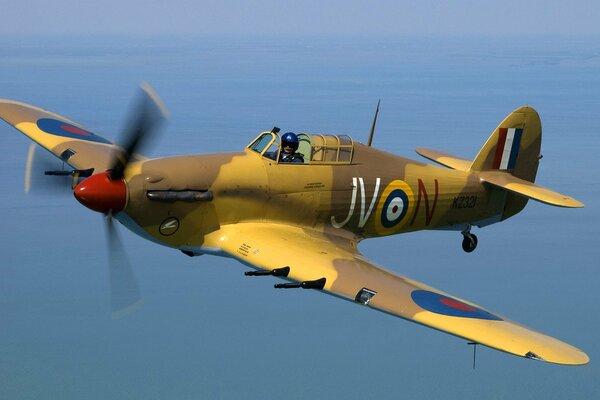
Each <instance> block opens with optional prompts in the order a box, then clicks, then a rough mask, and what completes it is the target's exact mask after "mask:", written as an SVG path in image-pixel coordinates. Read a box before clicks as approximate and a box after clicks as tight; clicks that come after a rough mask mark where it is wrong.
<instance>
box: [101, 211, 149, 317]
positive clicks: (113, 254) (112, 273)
mask: <svg viewBox="0 0 600 400" xmlns="http://www.w3.org/2000/svg"><path fill="white" fill-rule="evenodd" d="M106 233H107V236H108V246H109V247H108V253H109V263H108V266H109V279H110V303H111V313H112V317H113V318H120V317H123V316H125V315H127V314H129V313H131V312H133V311H135V310H137V309H138V308H140V307H141V306H142V304H143V301H142V298H141V296H140V290H139V288H138V285H137V282H136V279H135V275H134V273H133V269H132V267H131V264H130V263H129V260H128V259H127V255H126V254H125V250H124V249H123V244H122V243H121V240H120V238H119V232H118V231H117V229H116V228H115V226H114V222H113V217H112V215H107V216H106Z"/></svg>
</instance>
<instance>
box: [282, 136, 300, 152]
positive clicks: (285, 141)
mask: <svg viewBox="0 0 600 400" xmlns="http://www.w3.org/2000/svg"><path fill="white" fill-rule="evenodd" d="M299 143H300V142H299V141H298V136H296V134H295V133H294V132H286V133H284V134H283V136H282V137H281V147H282V148H283V147H285V146H286V145H289V146H290V147H291V148H292V149H294V151H296V150H298V144H299Z"/></svg>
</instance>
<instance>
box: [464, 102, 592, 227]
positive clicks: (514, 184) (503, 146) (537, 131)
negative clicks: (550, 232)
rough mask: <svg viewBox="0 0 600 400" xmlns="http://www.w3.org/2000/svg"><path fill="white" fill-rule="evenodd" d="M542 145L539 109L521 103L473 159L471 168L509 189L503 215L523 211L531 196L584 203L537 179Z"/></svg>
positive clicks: (556, 203) (562, 204)
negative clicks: (539, 183)
mask: <svg viewBox="0 0 600 400" xmlns="http://www.w3.org/2000/svg"><path fill="white" fill-rule="evenodd" d="M541 145H542V123H541V121H540V117H539V115H538V113H537V112H536V111H535V110H534V109H533V108H531V107H521V108H518V109H517V110H515V111H513V112H512V113H510V114H509V115H508V116H507V117H506V118H505V119H504V121H502V122H501V123H500V125H498V127H497V128H496V129H495V130H494V132H493V133H492V135H491V136H490V137H489V139H488V140H487V142H485V144H484V145H483V147H482V148H481V150H480V151H479V154H477V156H476V157H475V159H474V160H473V162H472V163H471V166H470V168H469V171H471V172H478V173H479V177H480V179H481V180H483V181H485V182H487V183H488V184H490V185H492V186H493V187H496V188H500V189H503V190H505V191H507V192H508V193H507V195H506V200H505V203H504V211H503V213H502V219H506V218H509V217H511V216H513V215H515V214H516V213H518V212H519V211H521V210H522V209H523V208H524V207H525V205H526V204H527V201H528V200H529V199H533V200H537V201H540V202H542V203H546V204H550V205H554V206H559V207H583V204H582V203H580V202H579V201H577V200H575V199H573V198H570V197H568V196H565V195H563V194H560V193H557V192H553V191H552V190H550V189H546V188H543V187H541V186H538V185H535V184H534V183H533V182H534V181H535V176H536V174H537V169H538V165H539V160H540V158H541V154H540V149H541Z"/></svg>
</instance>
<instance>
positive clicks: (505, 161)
mask: <svg viewBox="0 0 600 400" xmlns="http://www.w3.org/2000/svg"><path fill="white" fill-rule="evenodd" d="M522 136H523V129H522V128H499V129H498V145H497V146H496V154H495V156H494V162H493V163H492V169H503V170H512V169H514V168H515V165H516V163H517V156H518V154H519V147H520V146H521V137H522Z"/></svg>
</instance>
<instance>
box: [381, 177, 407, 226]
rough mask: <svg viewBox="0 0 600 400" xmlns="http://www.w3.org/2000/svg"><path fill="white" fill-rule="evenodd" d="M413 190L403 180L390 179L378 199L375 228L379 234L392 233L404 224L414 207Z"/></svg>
mask: <svg viewBox="0 0 600 400" xmlns="http://www.w3.org/2000/svg"><path fill="white" fill-rule="evenodd" d="M413 203H414V195H413V191H412V189H411V188H410V186H408V184H407V183H406V182H404V181H400V180H395V181H392V182H391V183H390V184H389V185H387V187H386V188H385V190H384V191H383V193H382V194H381V197H380V199H379V204H378V205H377V213H376V215H375V228H376V230H377V232H378V233H380V234H392V233H394V232H396V231H398V230H399V229H400V227H402V226H404V225H405V224H406V221H407V220H408V217H409V216H410V215H412V211H413V208H414V204H413Z"/></svg>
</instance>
